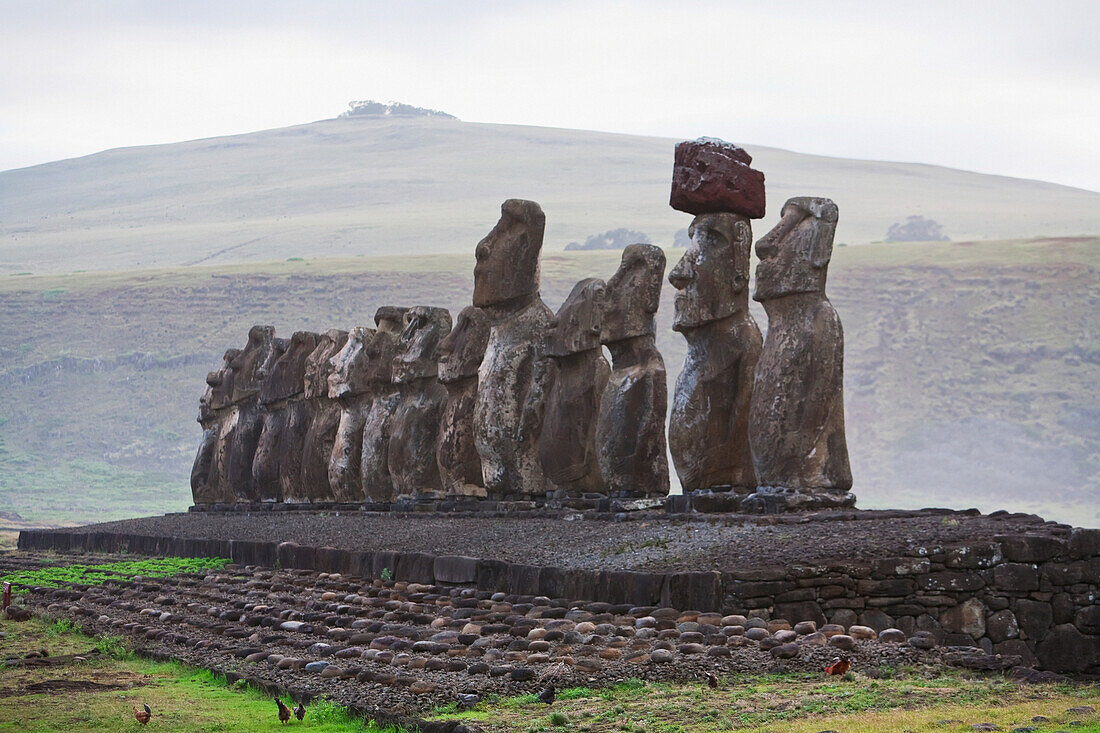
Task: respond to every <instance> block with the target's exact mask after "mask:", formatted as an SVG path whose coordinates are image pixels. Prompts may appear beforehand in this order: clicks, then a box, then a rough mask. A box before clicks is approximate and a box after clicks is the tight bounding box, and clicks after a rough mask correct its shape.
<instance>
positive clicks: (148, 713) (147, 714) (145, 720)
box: [130, 703, 153, 725]
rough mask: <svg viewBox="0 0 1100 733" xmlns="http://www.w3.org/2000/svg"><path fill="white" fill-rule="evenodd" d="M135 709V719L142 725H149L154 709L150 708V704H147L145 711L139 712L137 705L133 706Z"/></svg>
mask: <svg viewBox="0 0 1100 733" xmlns="http://www.w3.org/2000/svg"><path fill="white" fill-rule="evenodd" d="M130 707H132V708H133V709H134V719H135V720H137V722H139V723H141V724H142V725H148V724H149V719H150V718H152V717H153V709H152V708H151V707H149V703H145V704H144V705H143V706H142V707H144V708H145V709H144V710H138V709H137V706H136V705H131V706H130Z"/></svg>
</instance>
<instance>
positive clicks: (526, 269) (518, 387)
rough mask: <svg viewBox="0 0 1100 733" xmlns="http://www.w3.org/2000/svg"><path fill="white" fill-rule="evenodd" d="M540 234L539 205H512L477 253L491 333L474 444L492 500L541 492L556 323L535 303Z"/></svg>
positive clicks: (477, 276) (479, 299)
mask: <svg viewBox="0 0 1100 733" xmlns="http://www.w3.org/2000/svg"><path fill="white" fill-rule="evenodd" d="M545 228H546V217H545V215H544V214H543V213H542V209H541V208H540V207H539V205H538V204H536V203H535V202H533V201H522V200H519V199H509V200H507V201H505V202H504V203H503V204H502V205H501V217H500V220H499V221H498V222H497V224H496V226H495V227H493V230H492V231H491V232H489V234H488V235H486V237H485V238H484V239H482V240H481V242H479V243H478V245H477V265H476V266H475V267H474V305H475V306H478V307H479V308H482V309H484V310H485V312H486V314H487V315H488V316H489V319H490V323H491V324H492V328H491V330H490V332H489V342H488V344H487V345H486V348H485V358H484V359H483V361H482V362H481V367H480V368H479V369H478V389H477V401H476V403H475V406H474V441H475V445H476V446H477V451H478V455H480V456H481V467H482V476H483V477H484V480H485V487H486V489H487V490H488V491H489V493H490V494H493V495H497V496H507V495H516V494H520V495H523V494H526V495H540V494H544V493H545V492H546V477H545V475H544V474H543V472H542V464H541V462H540V461H539V452H538V440H539V432H540V428H541V424H542V415H543V410H544V407H545V403H546V382H547V365H546V357H545V354H544V353H543V349H542V343H543V336H544V334H545V333H546V331H547V329H548V328H549V326H550V323H551V322H552V321H553V313H552V312H551V311H550V309H549V308H547V307H546V304H545V303H543V302H542V298H541V297H539V253H540V252H541V250H542V236H543V231H544V230H545Z"/></svg>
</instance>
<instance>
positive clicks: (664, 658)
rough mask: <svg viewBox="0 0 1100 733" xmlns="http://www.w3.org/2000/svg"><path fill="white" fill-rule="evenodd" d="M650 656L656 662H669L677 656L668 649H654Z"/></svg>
mask: <svg viewBox="0 0 1100 733" xmlns="http://www.w3.org/2000/svg"><path fill="white" fill-rule="evenodd" d="M649 658H650V660H652V661H653V662H654V663H655V664H667V663H668V662H671V661H672V660H673V659H674V658H675V655H673V653H672V652H670V651H669V650H668V649H654V650H653V651H651V652H650V653H649Z"/></svg>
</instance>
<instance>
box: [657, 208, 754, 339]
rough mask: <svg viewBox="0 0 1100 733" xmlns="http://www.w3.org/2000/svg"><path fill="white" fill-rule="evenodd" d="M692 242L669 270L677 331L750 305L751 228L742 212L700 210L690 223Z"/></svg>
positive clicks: (674, 325) (675, 328) (722, 316)
mask: <svg viewBox="0 0 1100 733" xmlns="http://www.w3.org/2000/svg"><path fill="white" fill-rule="evenodd" d="M688 234H689V235H690V236H691V246H690V247H688V249H687V252H685V253H684V256H683V257H682V258H681V259H680V262H679V263H678V264H677V265H676V267H674V268H672V272H671V273H669V276H668V281H669V282H670V283H672V287H674V288H676V289H677V290H679V291H680V292H679V293H677V294H676V300H675V305H676V314H675V317H674V319H673V322H672V328H673V330H676V331H683V330H686V329H691V328H697V327H699V326H702V325H704V324H706V323H710V322H711V321H716V320H719V319H721V318H725V317H726V316H729V315H732V314H733V313H736V312H738V311H739V310H743V309H745V308H747V307H748V293H747V290H746V288H747V287H748V283H749V250H750V249H751V247H752V228H751V227H750V226H749V220H748V219H746V218H745V217H743V216H740V215H738V214H728V213H723V214H701V215H700V216H697V217H695V220H694V221H692V222H691V227H690V228H689V229H688Z"/></svg>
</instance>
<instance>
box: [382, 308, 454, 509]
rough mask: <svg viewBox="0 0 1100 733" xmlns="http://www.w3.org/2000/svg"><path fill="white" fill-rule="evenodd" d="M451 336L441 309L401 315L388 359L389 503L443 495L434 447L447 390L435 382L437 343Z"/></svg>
mask: <svg viewBox="0 0 1100 733" xmlns="http://www.w3.org/2000/svg"><path fill="white" fill-rule="evenodd" d="M450 332H451V314H450V313H449V312H448V311H447V309H445V308H429V307H427V306H416V307H414V308H410V309H409V310H407V311H406V312H405V328H404V330H403V331H402V332H401V340H400V341H399V342H398V346H397V353H396V355H395V356H394V360H393V381H394V383H395V384H397V385H398V387H399V391H400V399H401V404H400V406H399V407H398V408H397V410H396V411H395V413H394V417H393V423H392V425H391V426H390V444H389V449H388V455H387V460H388V464H389V473H390V480H391V481H392V482H393V493H394V499H397V500H401V499H413V498H416V499H430V498H442V497H443V483H442V481H441V480H440V477H439V463H438V462H437V461H436V446H437V442H438V440H439V425H440V419H441V418H442V416H443V407H444V404H445V403H446V401H447V389H446V388H445V387H444V386H443V385H442V384H440V382H439V363H438V351H439V343H440V342H441V341H442V340H443V338H444V337H445V336H446V335H447V334H449V333H450Z"/></svg>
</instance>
